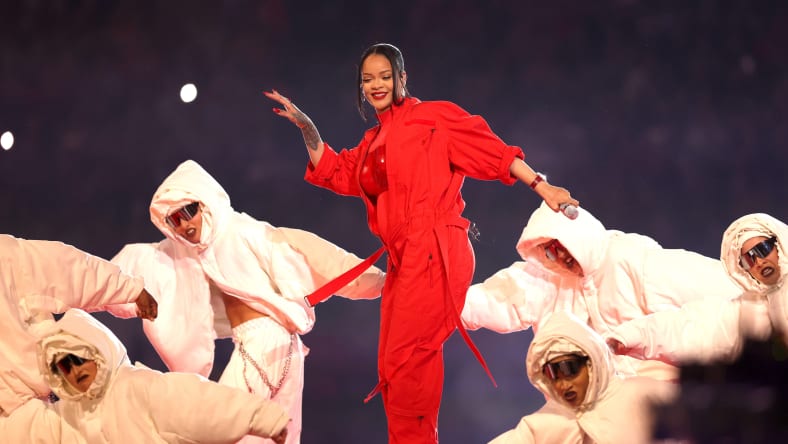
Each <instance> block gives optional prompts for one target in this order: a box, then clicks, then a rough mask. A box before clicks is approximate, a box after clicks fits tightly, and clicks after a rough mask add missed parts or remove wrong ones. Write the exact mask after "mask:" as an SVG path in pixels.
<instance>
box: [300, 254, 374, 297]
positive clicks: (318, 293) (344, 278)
mask: <svg viewBox="0 0 788 444" xmlns="http://www.w3.org/2000/svg"><path fill="white" fill-rule="evenodd" d="M384 251H386V247H380V248H378V251H376V252H374V253H372V255H371V256H370V257H368V258H366V259H364V260H363V261H361V262H360V263H359V264H358V265H356V266H355V267H353V268H351V269H350V270H348V271H346V272H344V273H342V274H340V275H339V276H337V277H335V278H334V279H331V280H330V281H328V282H327V283H326V284H325V285H323V286H322V287H320V288H318V289H317V290H315V291H314V292H312V294H309V295H306V296H304V300H305V301H306V303H307V305H309V306H310V307H314V306H315V305H317V304H319V303H321V302H323V301H325V300H326V299H328V298H330V297H331V296H333V295H334V293H336V292H337V291H339V289H340V288H342V287H344V286H345V285H347V284H349V283H350V282H351V281H352V280H353V279H355V278H357V277H359V276H361V273H363V272H364V271H366V269H367V268H369V267H371V266H372V264H374V263H375V262H377V261H378V259H380V256H381V255H382V254H383V252H384Z"/></svg>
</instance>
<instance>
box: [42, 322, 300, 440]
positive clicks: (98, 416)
mask: <svg viewBox="0 0 788 444" xmlns="http://www.w3.org/2000/svg"><path fill="white" fill-rule="evenodd" d="M69 353H71V354H74V355H76V356H79V357H82V358H85V359H90V360H93V361H95V363H96V377H95V379H94V381H93V382H92V384H91V385H90V387H88V389H87V390H86V391H85V392H82V391H80V390H77V389H76V388H74V387H73V386H72V385H71V384H69V383H68V382H67V381H66V379H65V377H64V376H63V375H62V374H61V373H60V371H59V370H57V369H56V368H55V369H56V370H55V371H54V372H53V371H52V367H53V365H52V364H53V363H54V362H56V361H57V360H58V359H61V358H62V356H65V355H66V354H69ZM38 363H39V368H40V371H41V373H42V374H44V375H45V378H46V379H47V381H48V382H49V384H50V386H51V387H52V391H53V392H55V394H56V395H57V396H58V397H59V398H60V400H59V401H58V402H56V403H55V404H54V410H55V411H56V412H57V413H58V414H59V415H60V416H61V417H62V420H63V422H64V427H66V428H67V429H69V430H70V429H74V430H77V431H78V432H79V433H80V435H82V437H83V438H84V440H85V442H87V443H90V444H101V443H112V444H115V443H121V442H135V443H143V442H144V443H189V444H191V443H213V444H218V443H228V444H229V443H232V442H235V441H237V440H238V439H240V438H241V437H243V436H244V435H246V434H254V435H258V436H275V435H277V434H279V433H280V432H281V431H282V429H284V428H285V427H286V426H287V422H288V419H289V418H288V416H287V414H286V413H285V411H284V410H283V409H282V407H281V406H279V405H278V404H277V403H275V402H273V401H268V400H265V399H262V398H261V397H259V396H255V395H252V394H249V393H245V392H244V391H242V390H238V389H235V388H231V387H225V386H223V385H220V384H217V383H215V382H213V381H209V380H207V379H205V378H203V377H202V376H199V375H195V374H190V373H161V372H159V371H156V370H152V369H149V368H147V367H145V366H143V365H141V364H137V365H136V366H132V365H131V363H130V362H129V358H128V356H127V355H126V348H125V347H124V346H123V344H121V342H120V340H118V338H117V337H116V336H115V335H114V334H113V333H112V332H111V331H110V330H109V329H108V328H106V327H105V326H104V325H102V324H101V323H100V322H98V321H97V320H96V319H95V318H93V317H92V316H90V315H89V314H87V313H85V312H83V311H81V310H69V311H67V312H66V313H65V315H64V316H63V318H61V319H60V320H59V321H57V322H56V323H55V325H54V326H53V327H52V328H51V329H50V330H49V331H48V332H47V333H45V335H44V336H43V337H42V339H41V341H40V342H39V346H38ZM71 371H76V370H74V369H73V368H72V370H71Z"/></svg>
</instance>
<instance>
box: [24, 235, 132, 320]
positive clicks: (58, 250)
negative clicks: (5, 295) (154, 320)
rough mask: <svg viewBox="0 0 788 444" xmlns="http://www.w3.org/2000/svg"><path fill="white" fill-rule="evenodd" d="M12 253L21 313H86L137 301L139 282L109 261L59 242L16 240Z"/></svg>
mask: <svg viewBox="0 0 788 444" xmlns="http://www.w3.org/2000/svg"><path fill="white" fill-rule="evenodd" d="M17 246H18V248H16V249H15V250H14V252H13V254H14V259H13V260H14V267H15V268H16V269H17V272H16V273H15V274H16V276H17V279H16V286H17V292H18V294H19V295H20V296H21V298H23V299H24V305H25V307H24V308H25V309H27V310H29V311H31V313H29V314H31V315H32V314H34V313H32V312H34V311H47V312H50V313H52V312H54V313H62V312H64V311H66V310H67V309H68V308H82V309H85V310H87V311H92V310H95V309H97V308H99V307H102V306H105V305H110V304H125V303H128V302H133V301H135V300H136V299H137V297H138V296H139V294H140V292H142V289H143V286H144V285H143V280H142V279H141V278H138V277H134V276H131V275H128V274H125V273H123V272H122V271H121V270H120V268H119V267H118V266H116V265H114V264H112V263H110V262H109V261H106V260H104V259H101V258H99V257H96V256H93V255H91V254H88V253H86V252H84V251H81V250H79V249H77V248H75V247H73V246H71V245H67V244H64V243H62V242H54V241H40V240H25V239H17Z"/></svg>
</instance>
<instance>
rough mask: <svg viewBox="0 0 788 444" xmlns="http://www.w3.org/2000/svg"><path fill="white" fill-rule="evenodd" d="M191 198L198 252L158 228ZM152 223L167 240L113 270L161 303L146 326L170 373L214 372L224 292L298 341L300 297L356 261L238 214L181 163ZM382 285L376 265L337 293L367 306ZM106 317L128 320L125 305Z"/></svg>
mask: <svg viewBox="0 0 788 444" xmlns="http://www.w3.org/2000/svg"><path fill="white" fill-rule="evenodd" d="M195 200H197V201H200V202H202V211H203V228H202V242H201V243H200V244H199V245H193V244H191V243H189V242H188V241H186V240H185V239H183V238H181V237H180V236H177V235H176V234H175V233H174V232H173V231H172V230H170V228H169V226H168V225H167V224H166V223H165V222H164V221H163V219H164V215H166V214H168V213H170V212H171V211H172V210H174V209H175V208H180V207H182V206H183V205H185V204H188V203H189V202H192V201H195ZM151 219H152V220H153V223H154V225H156V226H157V227H158V228H159V229H160V230H161V231H162V233H164V235H165V236H167V239H165V240H163V241H161V242H158V243H151V244H130V245H127V246H126V247H124V248H123V249H122V250H121V251H120V252H119V253H118V254H117V255H116V256H115V257H114V258H113V259H112V262H114V263H117V264H118V265H120V266H121V268H123V269H124V270H126V271H128V272H131V273H135V274H139V275H141V276H143V277H144V278H145V282H146V283H147V286H148V290H149V291H150V292H151V294H153V295H154V296H155V297H156V299H157V300H158V301H159V313H158V317H157V320H156V322H148V321H144V324H143V326H144V330H145V334H146V335H147V337H148V339H149V340H150V342H151V344H153V346H154V348H155V349H156V351H157V352H158V353H159V355H160V356H161V357H162V360H163V361H164V363H165V364H166V365H167V368H169V369H170V370H172V371H183V372H193V373H198V374H201V375H203V376H206V377H207V376H208V375H209V374H210V372H211V369H212V367H213V358H214V340H215V339H216V338H217V337H230V336H231V334H232V333H231V331H230V325H229V321H228V320H227V317H226V315H225V313H224V305H223V303H222V301H221V297H220V294H221V292H225V293H227V294H230V295H232V296H235V297H238V298H239V299H242V300H243V301H244V303H246V304H247V305H249V306H250V307H252V308H253V309H255V310H257V311H259V312H261V313H264V314H267V315H269V316H271V317H272V318H274V319H276V320H277V322H279V323H280V324H281V325H283V326H285V327H286V328H287V329H288V330H290V331H295V332H298V333H299V334H303V333H306V332H308V331H309V330H310V329H311V328H312V325H313V323H314V320H315V317H314V309H313V308H310V307H308V306H307V305H306V304H305V302H304V296H306V295H307V294H309V293H311V292H312V291H314V290H316V289H317V288H319V287H320V286H321V285H323V284H325V283H326V282H328V281H330V280H331V279H333V278H334V277H336V276H338V275H340V274H341V273H343V272H344V271H346V270H348V269H350V268H352V267H353V266H355V265H357V264H358V263H360V262H361V261H362V260H361V259H360V258H359V257H358V256H356V255H354V254H352V253H349V252H347V251H345V250H343V249H341V248H339V247H337V246H336V245H334V244H333V243H331V242H329V241H327V240H325V239H323V238H321V237H319V236H316V235H315V234H312V233H309V232H306V231H303V230H298V229H293V228H284V227H273V226H271V225H270V224H268V223H266V222H262V221H256V220H254V219H252V218H251V217H249V216H247V215H245V214H241V213H237V212H235V211H234V210H233V209H232V207H231V205H230V200H229V197H228V196H227V194H226V193H225V192H224V189H223V188H222V187H221V185H219V183H218V182H216V180H215V179H214V178H213V177H211V176H210V175H209V174H208V173H207V172H206V171H205V170H204V169H202V167H200V166H199V165H198V164H197V163H196V162H194V161H186V162H183V163H182V164H181V165H180V166H179V167H178V168H177V169H176V170H175V172H173V173H172V174H171V175H170V176H169V177H167V178H166V179H165V180H164V182H163V183H162V185H161V186H160V187H159V189H158V190H157V191H156V194H155V195H154V198H153V201H152V203H151ZM384 280H385V273H384V272H382V271H381V270H380V269H378V268H377V267H374V266H373V267H371V268H369V269H368V270H366V271H365V272H364V273H363V274H362V275H361V276H359V277H358V278H356V279H355V280H354V281H352V282H350V283H349V284H348V285H346V286H345V287H343V288H342V289H340V290H339V291H338V292H337V295H338V296H342V297H345V298H350V299H373V298H376V297H379V295H380V291H381V289H382V288H383V282H384ZM107 309H108V310H109V311H110V312H112V313H113V314H115V315H116V316H121V317H127V316H128V315H129V312H130V309H131V307H128V306H127V307H122V306H121V307H107Z"/></svg>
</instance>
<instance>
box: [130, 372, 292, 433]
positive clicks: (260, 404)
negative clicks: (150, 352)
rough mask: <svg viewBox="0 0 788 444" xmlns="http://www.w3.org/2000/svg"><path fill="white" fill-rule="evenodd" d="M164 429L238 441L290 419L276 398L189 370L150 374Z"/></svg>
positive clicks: (155, 410) (275, 429)
mask: <svg viewBox="0 0 788 444" xmlns="http://www.w3.org/2000/svg"><path fill="white" fill-rule="evenodd" d="M145 383H146V386H147V387H148V390H147V392H148V397H149V400H150V403H149V404H150V412H151V416H152V420H153V422H154V423H155V424H156V428H157V429H158V431H159V434H160V435H162V436H166V435H176V436H179V437H182V438H185V440H188V441H189V442H235V441H238V440H239V439H240V438H242V437H243V436H245V435H255V436H261V437H264V438H268V437H271V436H275V435H277V434H279V433H280V432H281V431H282V429H283V428H285V427H286V426H287V423H288V421H289V420H290V418H289V417H288V416H287V413H286V412H285V410H284V409H283V408H282V407H281V406H279V404H277V403H276V402H273V401H269V400H266V399H263V398H262V397H260V396H257V395H254V394H251V393H247V392H245V391H243V390H240V389H238V388H234V387H227V386H223V385H221V384H218V383H216V382H213V381H209V380H208V379H205V378H203V377H201V376H199V375H194V374H189V373H159V372H156V373H155V374H154V375H152V376H151V377H150V378H145Z"/></svg>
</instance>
